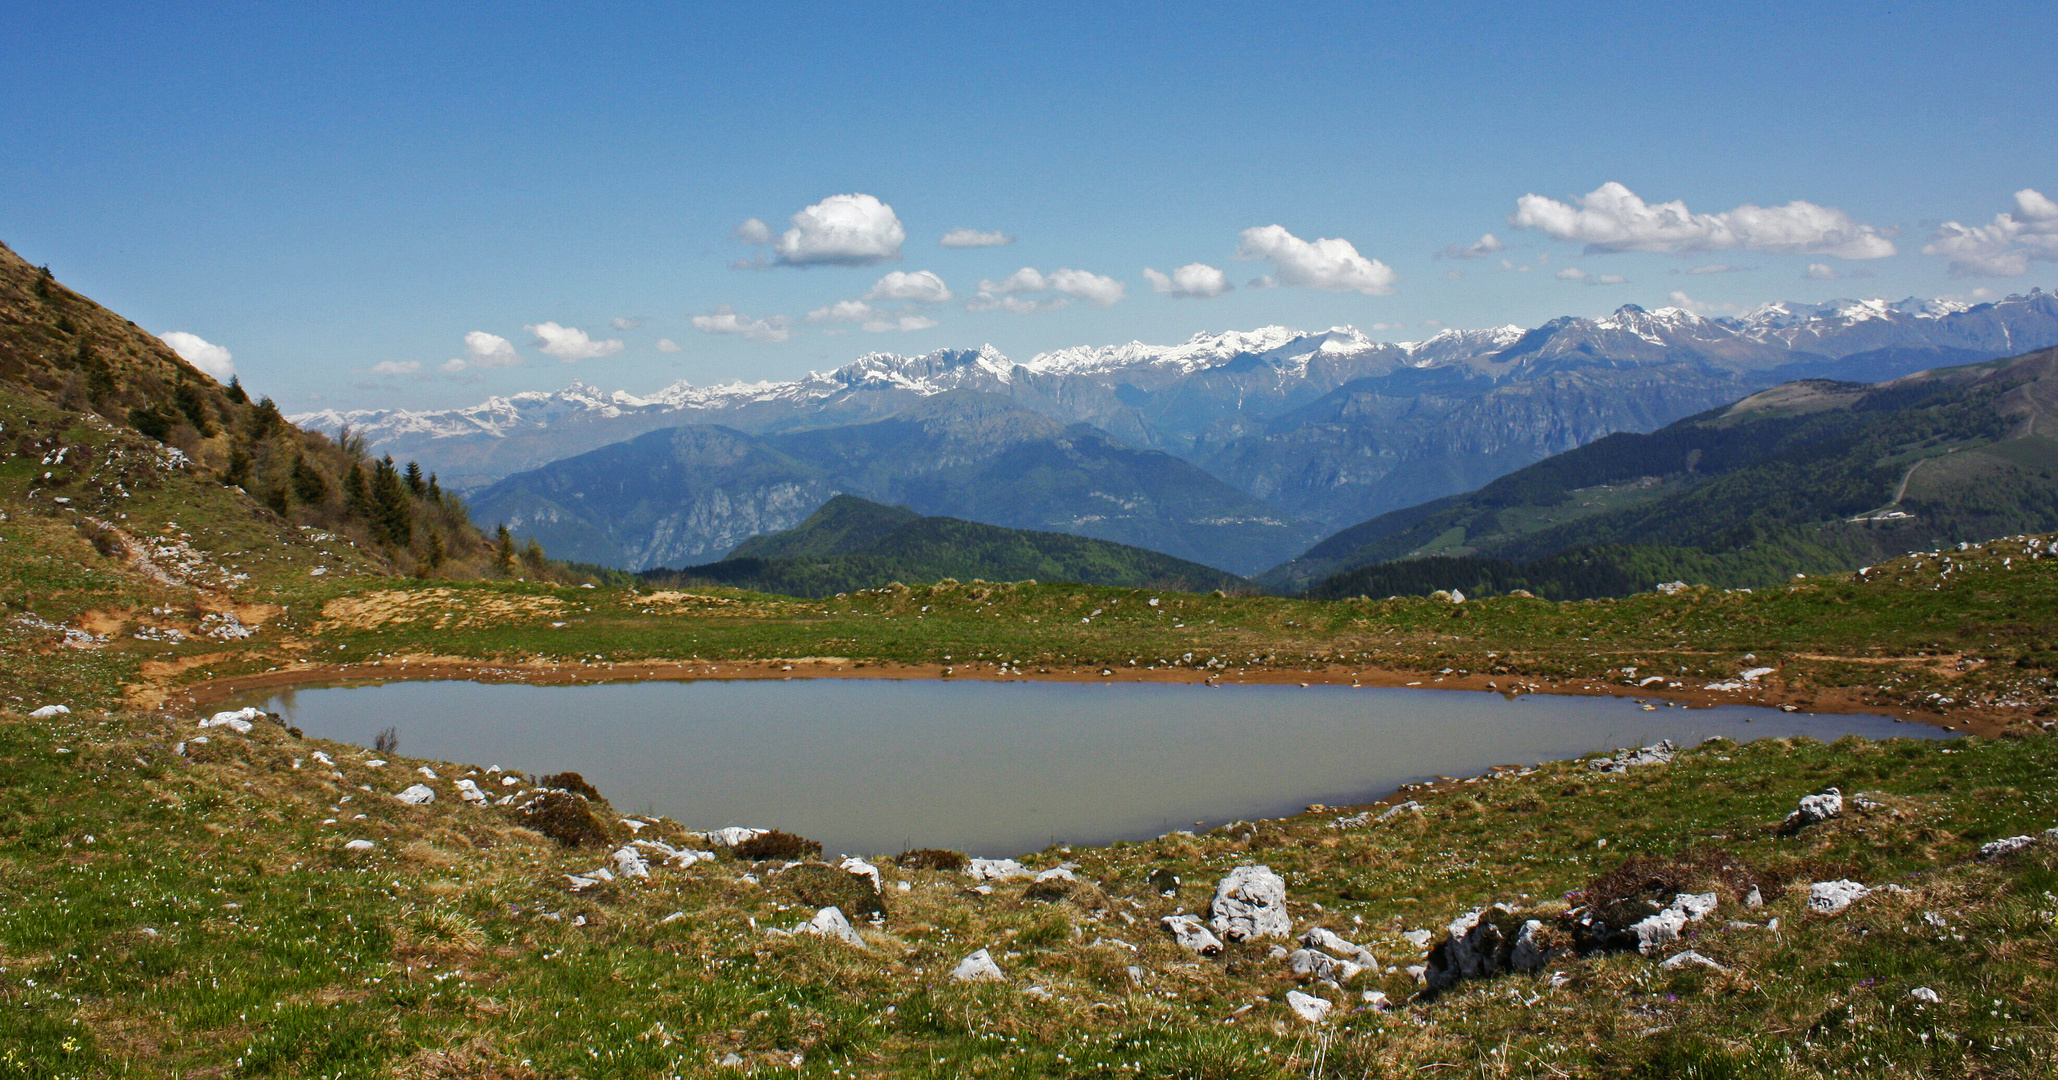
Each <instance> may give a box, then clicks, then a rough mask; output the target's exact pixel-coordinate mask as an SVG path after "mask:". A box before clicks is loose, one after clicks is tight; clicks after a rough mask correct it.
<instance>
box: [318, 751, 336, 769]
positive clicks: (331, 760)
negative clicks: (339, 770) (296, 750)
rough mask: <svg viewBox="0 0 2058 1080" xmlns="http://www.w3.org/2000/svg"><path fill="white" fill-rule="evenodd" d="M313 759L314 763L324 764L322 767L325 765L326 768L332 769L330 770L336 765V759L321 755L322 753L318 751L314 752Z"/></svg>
mask: <svg viewBox="0 0 2058 1080" xmlns="http://www.w3.org/2000/svg"><path fill="white" fill-rule="evenodd" d="M314 759H315V760H316V761H319V762H321V763H322V764H324V765H327V766H330V767H332V768H333V767H334V766H335V764H336V759H335V758H332V757H330V756H329V755H327V754H325V753H322V752H321V751H320V750H316V751H315V752H314Z"/></svg>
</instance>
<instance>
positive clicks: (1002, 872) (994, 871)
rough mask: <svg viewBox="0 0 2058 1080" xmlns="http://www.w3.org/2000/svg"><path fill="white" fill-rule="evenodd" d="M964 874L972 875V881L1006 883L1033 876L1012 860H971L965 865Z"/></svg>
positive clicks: (1024, 867) (1025, 868) (1027, 869)
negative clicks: (1010, 880) (1012, 879)
mask: <svg viewBox="0 0 2058 1080" xmlns="http://www.w3.org/2000/svg"><path fill="white" fill-rule="evenodd" d="M965 873H968V874H970V875H972V880H974V881H1007V880H1009V879H1011V878H1025V877H1033V876H1035V875H1033V874H1031V873H1030V872H1029V868H1028V867H1026V866H1023V865H1022V864H1021V863H1018V862H1016V861H1015V860H1013V859H971V860H968V861H967V862H966V863H965Z"/></svg>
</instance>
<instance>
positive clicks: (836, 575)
mask: <svg viewBox="0 0 2058 1080" xmlns="http://www.w3.org/2000/svg"><path fill="white" fill-rule="evenodd" d="M642 577H643V579H644V580H645V581H648V582H651V583H654V584H683V585H728V586H733V587H736V588H745V589H755V590H758V591H760V592H773V593H783V594H785V595H788V596H829V595H831V594H834V593H839V592H850V591H854V590H857V589H865V588H876V587H878V586H882V585H886V584H889V583H891V582H895V581H899V582H903V583H908V584H933V583H935V582H939V581H943V580H944V579H946V578H950V579H957V580H963V581H975V580H982V579H983V580H987V581H1075V582H1081V583H1084V584H1088V585H1115V586H1128V587H1135V588H1146V587H1148V588H1159V589H1173V590H1179V591H1184V592H1205V591H1207V590H1210V589H1222V588H1244V587H1248V585H1249V583H1248V582H1246V581H1244V579H1242V578H1240V577H1237V576H1236V575H1234V574H1228V573H1224V572H1222V571H1220V570H1216V569H1213V568H1212V567H1207V566H1202V565H1200V564H1198V563H1192V562H1187V561H1185V560H1182V559H1175V558H1173V557H1171V556H1169V555H1164V554H1161V553H1159V552H1155V551H1148V550H1145V549H1143V548H1138V547H1130V546H1128V545H1125V544H1113V543H1109V542H1107V541H1105V540H1091V539H1088V538H1086V537H1082V536H1072V535H1068V534H1066V533H1053V532H1035V531H1031V530H1028V529H1006V528H1002V527H1000V526H997V525H985V524H980V523H978V522H971V521H960V520H958V519H956V518H948V517H923V516H922V515H920V514H917V513H915V512H914V511H912V510H910V509H908V508H907V507H905V506H882V505H880V504H878V503H875V502H869V501H867V500H864V499H860V498H858V497H856V496H854V495H838V496H836V497H835V498H832V499H830V500H829V501H828V502H826V503H823V504H822V507H821V509H819V510H816V511H815V512H814V513H813V514H811V515H809V516H808V519H807V520H806V521H803V522H801V523H800V524H799V525H798V526H796V527H794V528H792V529H787V530H784V531H781V532H776V533H769V534H766V535H764V536H758V537H754V538H752V539H750V540H748V541H746V542H745V543H743V544H741V545H739V546H738V547H737V549H736V550H735V552H734V553H732V554H731V555H730V556H729V557H728V558H726V559H723V560H721V561H720V562H715V563H710V564H707V565H703V566H689V567H685V568H683V569H677V570H674V569H667V568H658V569H653V570H648V571H645V572H644V573H643V574H642Z"/></svg>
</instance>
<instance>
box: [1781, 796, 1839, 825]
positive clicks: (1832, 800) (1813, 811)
mask: <svg viewBox="0 0 2058 1080" xmlns="http://www.w3.org/2000/svg"><path fill="white" fill-rule="evenodd" d="M1843 812H1844V796H1843V793H1842V792H1840V791H1838V790H1837V789H1835V788H1823V789H1822V793H1821V794H1819V795H1809V796H1806V797H1804V798H1802V799H1801V805H1800V806H1799V807H1798V808H1797V809H1795V810H1794V812H1793V813H1791V814H1788V815H1787V816H1786V820H1785V821H1784V822H1782V823H1781V825H1780V827H1781V828H1783V829H1785V830H1786V831H1788V832H1797V831H1799V830H1801V829H1805V828H1807V827H1808V826H1810V825H1820V824H1822V823H1823V822H1825V821H1828V820H1829V819H1830V818H1833V817H1841V816H1843Z"/></svg>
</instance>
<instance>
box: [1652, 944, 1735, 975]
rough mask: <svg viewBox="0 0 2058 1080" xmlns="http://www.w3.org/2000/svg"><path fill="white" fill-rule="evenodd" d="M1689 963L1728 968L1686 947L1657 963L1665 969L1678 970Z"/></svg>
mask: <svg viewBox="0 0 2058 1080" xmlns="http://www.w3.org/2000/svg"><path fill="white" fill-rule="evenodd" d="M1689 964H1692V965H1698V966H1700V967H1705V968H1714V969H1715V970H1716V971H1728V970H1729V969H1728V968H1726V967H1723V966H1722V965H1721V964H1718V963H1716V962H1715V961H1713V960H1710V959H1708V958H1707V957H1705V956H1702V955H1701V954H1700V953H1697V952H1695V951H1693V950H1692V949H1688V950H1687V951H1685V952H1683V953H1676V954H1674V955H1672V956H1668V957H1666V958H1665V961H1664V962H1663V963H1661V964H1659V965H1658V966H1659V967H1660V968H1663V969H1664V970H1666V971H1678V970H1679V969H1680V968H1683V967H1686V966H1688V965H1689Z"/></svg>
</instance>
